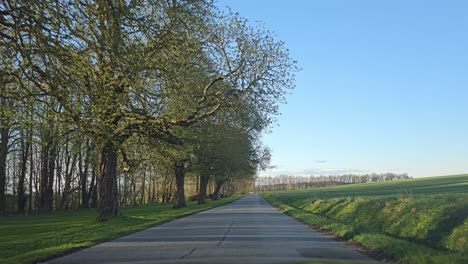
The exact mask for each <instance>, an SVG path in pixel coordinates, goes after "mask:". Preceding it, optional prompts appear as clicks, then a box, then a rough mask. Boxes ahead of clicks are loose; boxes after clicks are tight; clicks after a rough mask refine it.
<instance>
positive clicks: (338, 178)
mask: <svg viewBox="0 0 468 264" xmlns="http://www.w3.org/2000/svg"><path fill="white" fill-rule="evenodd" d="M410 178H411V177H410V176H408V174H406V173H402V174H395V173H381V174H377V173H372V174H360V175H356V174H342V175H329V176H288V175H280V176H266V177H257V178H256V181H255V189H256V191H284V190H300V189H308V188H316V187H325V186H335V185H343V184H354V183H370V182H384V181H393V180H404V179H410Z"/></svg>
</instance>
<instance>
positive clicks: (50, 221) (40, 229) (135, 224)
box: [0, 196, 240, 264]
mask: <svg viewBox="0 0 468 264" xmlns="http://www.w3.org/2000/svg"><path fill="white" fill-rule="evenodd" d="M238 198H240V196H236V197H230V198H226V199H221V200H218V201H211V200H208V201H207V204H205V205H197V204H196V202H189V203H188V206H187V207H186V208H183V209H172V205H173V204H157V205H146V206H137V207H129V208H123V209H122V216H119V217H117V218H115V219H112V220H110V221H108V222H104V223H101V222H96V220H95V219H96V211H95V210H80V211H68V212H55V213H47V214H40V215H33V216H27V217H26V216H11V217H0V238H1V239H0V263H3V264H7V263H31V262H35V261H38V260H43V259H47V258H50V257H53V256H59V255H62V254H64V253H67V252H71V251H73V250H76V249H78V248H84V247H89V246H92V245H94V244H97V243H99V242H103V241H107V240H111V239H113V238H116V237H120V236H123V235H126V234H129V233H133V232H136V231H138V230H142V229H145V228H148V227H151V226H154V225H158V224H161V223H164V222H167V221H169V220H173V219H176V218H180V217H183V216H186V215H189V214H193V213H195V212H199V211H203V210H206V209H209V208H212V207H216V206H220V205H224V204H226V203H229V202H231V201H234V200H236V199H238Z"/></svg>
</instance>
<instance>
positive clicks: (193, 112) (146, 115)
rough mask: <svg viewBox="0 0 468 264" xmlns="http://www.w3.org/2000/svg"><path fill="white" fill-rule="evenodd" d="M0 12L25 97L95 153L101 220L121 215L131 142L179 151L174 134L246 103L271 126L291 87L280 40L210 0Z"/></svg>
mask: <svg viewBox="0 0 468 264" xmlns="http://www.w3.org/2000/svg"><path fill="white" fill-rule="evenodd" d="M0 15H1V19H0V24H1V25H2V27H5V28H8V30H9V31H8V32H13V34H9V35H8V38H6V39H7V41H8V42H9V46H11V47H12V48H13V49H14V50H15V51H16V52H18V53H19V54H20V58H21V63H20V64H19V66H20V67H21V69H22V74H23V76H22V77H23V78H24V79H25V80H28V81H29V82H31V83H32V84H33V85H32V86H33V87H34V90H31V91H30V93H31V94H41V96H44V95H45V96H49V97H53V98H54V99H53V100H50V101H49V102H56V104H58V105H60V108H61V109H62V111H61V112H60V114H59V118H60V120H61V122H68V123H70V124H72V125H73V126H75V127H76V128H77V129H79V131H80V132H81V133H83V134H85V135H87V136H89V137H91V138H92V139H93V141H94V142H95V143H96V144H97V146H98V148H99V173H98V176H99V177H98V194H99V196H98V197H99V199H98V201H99V203H98V206H99V213H98V218H99V219H101V220H106V219H108V218H110V217H112V216H115V215H117V214H118V213H119V209H118V200H119V199H118V190H117V173H118V169H117V168H118V166H117V162H118V156H119V150H120V149H121V148H122V145H123V144H124V143H125V141H126V140H127V139H128V138H129V137H131V136H132V135H134V134H141V135H145V136H150V137H152V138H155V139H157V140H159V141H163V142H166V143H168V144H172V145H181V144H183V142H184V140H183V135H182V136H181V135H180V133H178V131H179V130H180V129H184V128H187V127H189V126H192V125H194V124H196V123H197V122H198V121H199V120H203V119H205V118H207V117H209V116H212V115H214V114H215V113H216V112H218V111H219V110H220V109H223V108H225V107H231V108H232V109H234V108H233V106H236V105H239V103H241V102H245V101H248V102H250V103H249V104H248V105H249V107H250V108H251V109H252V110H253V111H252V112H254V113H255V115H257V116H258V118H259V120H261V121H262V122H264V123H269V122H270V121H271V115H272V114H275V113H276V112H277V104H278V102H279V101H281V100H283V95H284V93H285V91H286V90H287V89H289V88H291V87H292V86H293V78H292V74H291V71H292V70H294V69H295V63H294V62H293V61H291V60H290V58H289V56H288V53H287V50H286V49H285V48H284V46H283V43H281V42H276V41H275V40H274V39H273V38H272V37H271V34H270V32H268V31H265V30H264V29H261V28H260V29H259V28H253V27H250V26H249V25H248V23H247V22H246V21H245V20H243V19H241V18H239V17H238V16H237V15H235V14H222V13H219V12H218V11H217V10H216V9H215V7H214V6H213V4H212V3H211V1H188V0H187V1H182V0H181V1H176V0H174V1H163V0H160V1H157V0H153V1H121V0H107V1H104V0H83V1H71V0H70V1H69V0H44V1H27V0H5V1H2V3H1V4H0ZM28 87H30V86H28ZM51 107H52V108H55V106H54V105H52V106H51ZM181 167H182V166H181V164H180V163H178V164H176V165H175V168H176V172H177V173H178V175H180V177H179V178H181V179H182V178H183V173H182V171H181V170H180V169H181ZM177 173H176V174H177Z"/></svg>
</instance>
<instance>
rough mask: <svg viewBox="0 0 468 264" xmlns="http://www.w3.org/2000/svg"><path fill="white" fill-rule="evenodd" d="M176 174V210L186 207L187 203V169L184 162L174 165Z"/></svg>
mask: <svg viewBox="0 0 468 264" xmlns="http://www.w3.org/2000/svg"><path fill="white" fill-rule="evenodd" d="M174 172H175V177H176V188H177V190H176V192H175V195H174V208H182V207H185V206H186V203H185V189H184V184H185V183H184V181H185V168H184V163H183V162H177V163H176V164H175V165H174Z"/></svg>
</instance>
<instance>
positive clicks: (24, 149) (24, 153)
mask: <svg viewBox="0 0 468 264" xmlns="http://www.w3.org/2000/svg"><path fill="white" fill-rule="evenodd" d="M29 145H30V142H29V136H28V135H26V137H25V135H22V137H21V169H20V175H19V179H18V213H20V214H22V213H24V212H25V208H26V195H25V188H24V181H25V178H26V168H27V163H28V157H29V149H30V146H29Z"/></svg>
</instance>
